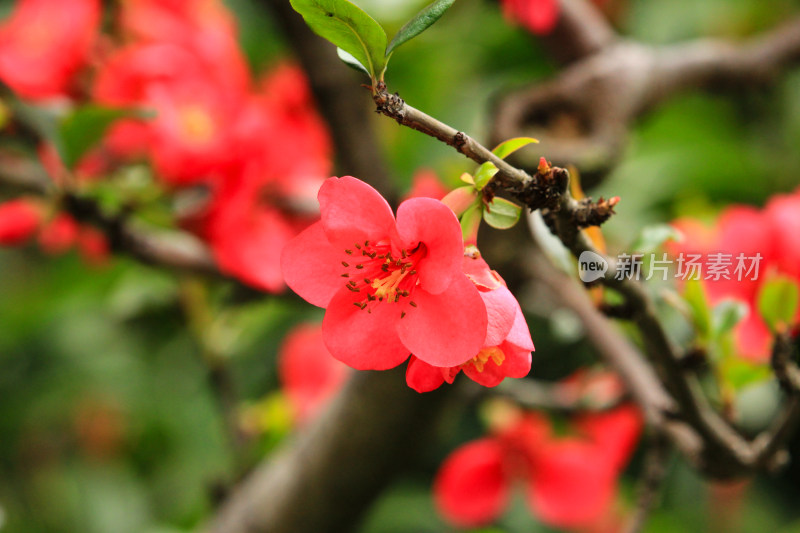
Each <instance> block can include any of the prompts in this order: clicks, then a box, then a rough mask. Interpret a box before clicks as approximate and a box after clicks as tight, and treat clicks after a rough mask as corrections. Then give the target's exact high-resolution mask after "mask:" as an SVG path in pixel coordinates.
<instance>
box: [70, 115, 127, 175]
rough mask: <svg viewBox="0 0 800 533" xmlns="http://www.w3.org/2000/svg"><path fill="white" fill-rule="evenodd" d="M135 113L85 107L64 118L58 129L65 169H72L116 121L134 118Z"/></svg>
mask: <svg viewBox="0 0 800 533" xmlns="http://www.w3.org/2000/svg"><path fill="white" fill-rule="evenodd" d="M135 114H136V111H134V110H132V109H121V108H112V107H102V106H98V105H91V104H90V105H87V106H84V107H81V108H79V109H76V110H75V111H74V112H73V113H71V114H70V115H68V116H66V117H65V118H64V119H63V120H62V121H61V124H60V125H59V127H58V137H59V142H57V143H56V146H57V147H58V149H59V152H60V155H61V159H62V161H64V165H65V166H66V167H67V168H70V169H71V168H73V167H74V166H75V165H76V164H77V163H78V161H80V159H81V157H83V155H84V154H85V153H86V152H87V151H88V150H89V149H90V148H92V147H93V146H94V145H96V144H97V143H98V142H100V140H101V139H102V138H103V136H104V135H105V133H106V131H107V130H108V128H109V126H111V124H112V123H113V122H114V121H115V120H118V119H121V118H125V117H130V116H134V115H135Z"/></svg>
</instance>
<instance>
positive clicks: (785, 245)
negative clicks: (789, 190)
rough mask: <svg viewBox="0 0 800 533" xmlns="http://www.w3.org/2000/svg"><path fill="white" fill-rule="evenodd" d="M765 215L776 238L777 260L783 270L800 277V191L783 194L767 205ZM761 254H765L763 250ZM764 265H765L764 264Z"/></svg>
mask: <svg viewBox="0 0 800 533" xmlns="http://www.w3.org/2000/svg"><path fill="white" fill-rule="evenodd" d="M765 217H766V219H767V223H768V224H769V231H770V232H771V233H772V235H774V239H775V244H776V246H775V254H774V255H775V260H776V261H777V263H778V265H779V268H780V270H781V271H782V272H785V273H786V274H789V275H791V276H793V277H795V278H800V244H799V243H798V239H797V235H799V234H800V193H794V194H782V195H778V196H775V197H774V198H772V199H771V200H770V201H769V203H768V204H767V206H766V209H765ZM761 255H765V253H764V252H763V251H762V252H761ZM762 266H763V265H762Z"/></svg>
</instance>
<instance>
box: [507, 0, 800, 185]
mask: <svg viewBox="0 0 800 533" xmlns="http://www.w3.org/2000/svg"><path fill="white" fill-rule="evenodd" d="M572 3H575V4H582V3H585V2H583V0H570V1H568V2H565V3H564V5H565V6H566V5H570V4H572ZM579 27H580V26H579ZM576 35H578V36H579V35H581V33H580V31H578V32H577V33H576ZM597 42H602V43H605V44H603V45H602V46H600V45H597V46H595V47H590V50H591V51H594V53H591V54H589V55H585V57H583V58H582V59H580V60H579V61H576V62H574V63H572V64H571V65H570V66H569V67H568V68H566V69H565V70H563V71H562V72H561V73H560V74H559V75H558V76H557V77H556V78H555V79H553V80H551V81H548V82H546V83H543V84H538V85H535V86H532V87H529V88H525V89H521V90H517V91H514V92H511V93H509V94H507V95H505V96H504V97H503V98H502V99H500V100H499V101H498V105H497V107H496V110H495V122H494V126H493V132H492V140H493V141H494V142H500V141H502V140H504V139H508V138H511V137H516V136H519V135H532V136H534V137H537V138H540V139H543V140H544V141H543V142H542V145H541V148H542V150H544V151H545V152H546V153H547V154H548V157H549V158H551V159H552V160H553V161H554V162H555V163H556V164H558V165H561V166H567V165H569V164H574V165H576V166H577V167H578V168H579V169H580V170H581V172H582V174H583V175H584V178H586V177H587V174H589V177H590V178H591V176H592V175H595V176H596V175H598V174H602V173H604V172H605V171H607V170H608V169H609V168H610V167H611V166H612V165H613V164H614V163H615V161H616V160H617V158H618V157H619V156H620V155H621V152H622V149H623V148H624V147H625V144H626V135H627V132H628V130H629V129H630V127H631V124H632V123H633V121H635V120H636V119H637V118H639V117H641V116H642V115H643V114H645V113H646V112H647V111H648V110H649V109H652V108H653V107H654V106H656V105H658V104H660V103H661V102H663V101H664V100H666V99H667V98H670V97H672V96H674V95H675V94H676V93H678V92H682V91H687V90H692V89H716V88H720V87H735V88H742V87H761V86H765V85H769V84H771V83H774V81H775V79H776V78H777V77H778V76H779V75H780V74H781V73H782V72H784V71H785V70H786V69H787V68H788V67H790V66H791V65H795V64H797V63H798V61H800V18H798V19H795V20H793V21H790V22H788V23H787V24H785V25H783V26H782V27H780V28H777V29H775V30H772V31H771V32H769V33H767V34H765V35H763V36H759V37H755V38H752V39H750V40H748V41H744V42H742V43H734V42H729V41H725V40H720V39H701V40H696V41H692V42H687V43H680V44H675V45H669V46H662V47H650V46H645V45H641V44H638V43H635V42H631V41H625V40H621V39H615V38H605V39H601V40H598V41H597ZM598 46H600V49H599V50H598ZM578 55H580V54H578ZM516 161H518V162H519V165H520V166H521V167H522V168H528V169H533V168H535V167H536V164H537V160H536V159H535V158H533V157H531V156H529V155H528V156H526V154H525V153H522V154H519V155H518V157H517V159H516Z"/></svg>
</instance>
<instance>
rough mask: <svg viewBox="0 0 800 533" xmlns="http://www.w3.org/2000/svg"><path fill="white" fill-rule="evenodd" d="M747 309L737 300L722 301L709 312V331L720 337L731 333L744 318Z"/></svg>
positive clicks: (745, 305)
mask: <svg viewBox="0 0 800 533" xmlns="http://www.w3.org/2000/svg"><path fill="white" fill-rule="evenodd" d="M748 311H749V308H748V306H747V304H745V303H744V302H740V301H739V300H723V301H721V302H720V303H718V304H717V305H715V306H714V309H713V310H712V311H711V330H712V332H713V334H714V335H715V336H717V337H720V336H722V335H724V334H726V333H728V332H729V331H731V330H732V329H733V328H734V327H735V326H736V324H738V323H739V322H740V321H741V320H742V319H743V318H744V317H746V316H747V313H748Z"/></svg>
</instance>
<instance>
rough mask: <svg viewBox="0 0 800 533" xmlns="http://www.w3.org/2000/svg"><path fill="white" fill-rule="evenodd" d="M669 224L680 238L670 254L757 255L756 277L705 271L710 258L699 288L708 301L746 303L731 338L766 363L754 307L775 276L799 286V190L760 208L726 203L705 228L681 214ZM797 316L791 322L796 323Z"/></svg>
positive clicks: (765, 333)
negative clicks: (724, 274) (746, 307)
mask: <svg viewBox="0 0 800 533" xmlns="http://www.w3.org/2000/svg"><path fill="white" fill-rule="evenodd" d="M673 225H674V226H675V227H676V228H677V229H678V230H680V231H681V232H682V233H683V235H684V237H685V238H684V240H683V241H681V242H678V243H672V244H670V252H671V253H673V254H674V255H679V254H686V255H692V256H699V257H701V258H712V259H713V258H714V257H718V256H719V255H724V256H732V257H737V256H740V255H743V256H745V257H756V256H758V257H760V258H761V260H760V265H759V269H760V273H759V275H758V276H756V277H752V276H751V277H744V278H743V279H737V278H736V277H732V276H706V275H705V273H706V271H707V270H708V269H709V268H710V267H713V264H711V263H710V262H709V261H706V262H704V263H703V264H702V265H701V267H700V269H701V272H703V274H702V277H703V279H702V281H701V283H702V284H703V287H704V288H705V291H706V294H707V295H708V299H709V302H710V303H711V304H712V305H713V304H717V303H719V302H720V301H722V300H725V299H731V298H732V299H736V300H740V301H742V302H744V303H746V304H747V306H748V309H749V313H748V315H747V316H746V317H745V318H744V319H743V320H742V321H741V322H740V323H739V324H737V325H736V327H735V329H734V338H735V339H736V345H737V349H738V352H739V354H740V355H741V356H742V357H744V358H746V359H749V360H751V361H753V362H765V361H767V359H768V357H769V350H770V344H771V335H770V332H769V330H768V328H767V325H766V324H765V322H764V320H763V319H762V318H761V317H760V316H759V313H758V310H757V298H758V294H759V291H760V289H761V287H762V286H763V285H764V284H765V283H767V282H769V280H770V279H772V278H773V277H774V276H775V275H777V274H780V275H784V276H787V277H788V278H790V279H791V280H793V281H794V282H795V283H797V284H798V285H800V246H798V240H797V233H798V231H800V190H798V191H795V192H793V193H790V194H780V195H777V196H774V197H773V198H772V199H771V200H770V201H769V202H768V203H767V205H766V206H765V207H764V209H761V210H759V209H756V208H753V207H747V206H731V207H728V208H726V209H725V210H724V211H723V212H722V213H720V215H719V217H718V218H717V220H716V221H715V223H714V225H713V227H708V226H706V225H704V224H703V223H701V222H700V221H698V220H696V219H692V218H682V219H678V220H676V221H675V222H673ZM797 319H800V317H796V320H795V322H796V323H797Z"/></svg>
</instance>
